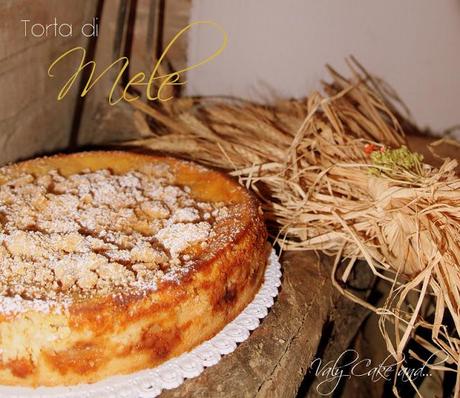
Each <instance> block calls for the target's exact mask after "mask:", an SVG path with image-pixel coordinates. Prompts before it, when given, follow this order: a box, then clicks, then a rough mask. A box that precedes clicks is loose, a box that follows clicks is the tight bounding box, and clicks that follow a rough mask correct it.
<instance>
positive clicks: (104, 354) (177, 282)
mask: <svg viewBox="0 0 460 398" xmlns="http://www.w3.org/2000/svg"><path fill="white" fill-rule="evenodd" d="M147 164H149V165H151V164H154V165H167V166H168V168H169V169H170V170H172V175H173V176H174V177H173V178H174V181H173V183H174V184H175V185H177V186H184V187H185V186H186V187H188V189H189V191H190V195H191V196H192V197H193V198H194V199H196V200H198V201H203V202H208V203H218V202H219V203H222V204H223V205H225V206H229V207H232V206H237V207H238V213H237V216H234V217H227V218H223V219H222V220H221V221H219V222H217V221H216V225H214V232H215V238H214V239H208V241H207V246H206V247H205V248H203V247H201V246H200V248H199V249H197V250H198V254H197V255H195V257H194V261H193V265H192V266H191V267H189V268H187V269H186V270H185V271H184V272H182V273H180V274H179V275H176V277H174V278H163V279H159V280H158V281H157V282H156V284H155V289H150V290H149V289H147V290H142V289H139V290H132V289H125V291H123V289H121V290H120V289H118V290H116V294H101V293H97V294H94V295H77V296H76V298H74V300H72V301H71V302H70V303H66V304H65V305H63V303H61V302H60V301H59V300H60V299H61V298H60V297H58V298H57V301H55V302H53V305H52V306H51V308H50V310H49V311H43V310H38V309H36V308H34V307H31V308H28V309H26V310H24V309H22V310H21V311H15V310H14V309H13V310H11V309H10V310H9V311H1V312H0V339H1V340H0V346H1V349H2V353H1V360H0V383H1V384H6V385H21V386H54V385H72V384H78V383H92V382H95V381H98V380H101V379H103V378H105V377H108V376H111V375H117V374H128V373H132V372H135V371H137V370H141V369H145V368H149V367H153V366H156V365H158V364H160V363H162V362H164V361H165V360H167V359H169V358H172V357H174V356H177V355H180V354H181V353H183V352H186V351H189V350H190V349H192V348H193V347H195V346H196V345H198V344H200V343H202V342H203V341H205V340H207V339H209V338H211V337H212V336H214V335H215V334H216V333H218V332H219V331H220V330H221V329H222V328H223V327H224V326H225V325H226V324H227V323H229V322H230V321H231V320H232V319H234V318H235V317H236V316H237V315H238V314H239V313H240V312H241V311H242V310H243V309H244V307H245V306H246V305H247V304H248V303H249V302H250V301H251V300H252V299H253V297H254V295H255V294H256V292H257V291H258V289H259V287H260V285H261V283H262V281H263V275H264V271H265V267H266V262H267V255H268V245H267V232H266V228H265V225H264V222H263V216H262V212H261V210H260V206H259V204H258V202H257V200H256V199H255V198H254V196H253V195H252V194H250V193H249V192H248V191H247V190H245V189H244V188H242V187H241V186H240V185H238V184H237V182H235V181H234V180H232V179H231V178H230V177H228V176H225V175H224V174H221V173H219V172H216V171H213V170H209V169H207V168H204V167H201V166H198V165H196V164H193V163H190V162H185V161H180V160H177V159H174V158H169V157H161V156H150V155H141V154H134V153H128V152H116V151H111V152H105V151H104V152H103V151H97V152H85V153H78V154H72V155H58V156H53V157H49V158H40V159H35V160H31V161H27V162H22V163H18V164H15V165H12V166H7V167H5V168H2V169H1V170H0V185H2V184H6V183H7V182H8V181H11V180H12V179H14V178H17V177H18V176H20V175H23V174H24V173H31V174H33V175H34V176H36V177H37V176H40V175H45V174H47V173H49V172H50V171H51V170H58V171H59V172H60V173H61V174H62V175H63V176H68V175H73V174H76V173H80V172H82V170H84V169H89V170H90V171H92V172H94V171H97V170H103V169H110V170H111V171H112V172H113V173H114V174H115V175H121V174H123V173H126V172H129V171H132V170H138V169H139V168H140V167H142V166H144V165H147ZM221 238H222V239H221ZM223 238H225V239H223ZM191 250H192V257H193V246H192V248H191Z"/></svg>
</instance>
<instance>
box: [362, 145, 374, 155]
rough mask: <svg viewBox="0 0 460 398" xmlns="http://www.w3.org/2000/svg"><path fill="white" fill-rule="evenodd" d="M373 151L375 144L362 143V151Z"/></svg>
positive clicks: (369, 152) (367, 152)
mask: <svg viewBox="0 0 460 398" xmlns="http://www.w3.org/2000/svg"><path fill="white" fill-rule="evenodd" d="M374 151H375V145H374V144H366V145H364V152H365V153H366V154H367V155H370V154H371V153H372V152H374Z"/></svg>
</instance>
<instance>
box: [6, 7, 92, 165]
mask: <svg viewBox="0 0 460 398" xmlns="http://www.w3.org/2000/svg"><path fill="white" fill-rule="evenodd" d="M95 3H96V1H94V0H85V1H73V0H2V1H1V2H0V163H1V164H4V163H6V162H9V161H13V160H17V159H23V158H27V157H30V156H32V155H34V154H36V153H43V152H49V151H52V150H56V149H58V148H63V147H65V146H66V145H67V141H68V137H69V133H70V128H71V123H72V116H73V110H74V105H75V101H76V98H77V96H76V91H73V92H72V93H69V95H68V96H67V97H66V98H65V99H64V100H63V101H60V102H57V101H56V95H57V92H58V88H59V87H60V86H61V85H62V83H63V81H64V80H67V78H68V76H66V75H65V74H64V73H60V74H58V75H57V76H58V77H57V79H54V80H51V79H50V78H48V76H47V69H48V66H49V65H50V63H51V62H52V61H53V60H54V59H55V58H56V57H57V56H58V55H60V54H62V53H63V52H64V51H65V50H67V49H70V48H71V47H74V46H77V45H83V46H85V45H86V40H87V39H85V37H84V36H82V35H81V34H79V32H77V31H76V30H74V32H73V35H72V36H71V37H67V38H63V37H54V31H53V34H52V35H51V31H49V33H50V35H48V37H40V38H39V37H34V36H33V35H32V34H31V33H30V31H29V33H28V34H27V36H25V34H24V24H23V23H22V22H21V19H30V20H31V22H30V23H31V24H32V23H40V24H44V25H45V24H50V23H53V22H54V18H56V19H57V21H58V22H61V23H68V24H72V26H74V27H76V26H81V24H82V23H85V22H87V21H90V20H91V18H92V17H93V13H94V11H95ZM34 32H35V33H36V34H38V33H39V30H35V31H34ZM63 33H64V34H66V33H65V31H64V30H63ZM74 65H75V59H73V60H71V59H69V60H68V61H66V63H65V64H63V65H60V66H59V70H65V69H66V68H67V69H68V70H73V68H74ZM61 68H62V69H61Z"/></svg>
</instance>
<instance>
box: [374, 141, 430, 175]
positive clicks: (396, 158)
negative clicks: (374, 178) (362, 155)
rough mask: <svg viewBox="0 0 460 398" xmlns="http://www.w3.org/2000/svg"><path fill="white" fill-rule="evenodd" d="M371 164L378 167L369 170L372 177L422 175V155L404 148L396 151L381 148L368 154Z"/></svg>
mask: <svg viewBox="0 0 460 398" xmlns="http://www.w3.org/2000/svg"><path fill="white" fill-rule="evenodd" d="M370 157H371V161H372V164H374V165H376V166H379V167H373V168H371V169H370V173H371V174H374V175H380V174H382V173H383V174H392V173H398V172H410V173H413V174H416V175H419V176H421V175H422V162H423V155H421V154H420V153H417V152H412V151H410V150H409V149H408V148H407V147H406V146H404V145H403V146H401V147H400V148H397V149H389V148H383V149H382V150H376V151H373V152H372V153H371V154H370Z"/></svg>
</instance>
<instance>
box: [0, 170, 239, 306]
mask: <svg viewBox="0 0 460 398" xmlns="http://www.w3.org/2000/svg"><path fill="white" fill-rule="evenodd" d="M175 181H176V179H175V175H174V172H173V171H172V170H171V167H170V166H169V165H168V164H166V163H161V162H158V163H145V164H144V165H142V166H141V167H139V168H138V169H135V170H129V171H126V172H123V173H115V172H113V171H111V170H110V169H108V168H105V169H99V170H93V171H91V170H89V169H87V170H82V171H81V172H78V173H74V174H70V175H63V174H61V173H60V172H59V171H58V170H56V169H51V170H49V171H47V172H46V173H44V174H41V175H34V173H28V172H23V173H21V174H19V175H17V176H15V178H13V179H10V180H7V181H6V182H4V183H3V184H2V185H0V258H1V264H2V268H1V272H0V312H4V313H5V312H6V313H7V312H18V311H20V310H21V309H24V308H26V307H31V308H34V309H36V310H43V311H49V309H50V307H53V306H54V305H55V304H57V303H59V304H60V305H61V304H63V303H71V302H74V301H75V300H81V299H84V298H87V297H94V296H105V295H108V294H119V293H121V292H122V293H136V294H138V293H139V292H142V293H145V292H148V291H152V290H155V289H156V287H157V284H158V282H159V281H163V280H176V281H179V280H180V276H181V275H184V274H185V273H187V272H188V271H189V270H190V269H191V268H192V267H193V265H194V264H196V261H197V260H198V259H199V258H200V255H201V254H202V253H203V252H205V251H206V249H207V248H208V247H209V245H210V244H212V246H213V247H214V248H215V247H216V242H217V243H218V244H221V245H222V244H225V241H228V239H231V238H232V236H231V235H232V233H230V234H229V233H228V232H229V231H227V233H226V234H222V233H220V232H219V228H220V227H219V225H228V224H230V220H231V222H232V223H234V219H235V218H237V215H238V214H237V213H238V212H239V205H238V204H231V203H223V202H213V201H203V200H199V199H197V198H195V197H194V195H193V192H192V190H191V189H190V187H188V186H187V185H183V184H180V185H179V184H176V183H175ZM232 231H233V232H234V233H236V232H237V228H236V229H235V228H233V229H232V230H231V231H230V232H232ZM26 304H27V305H26Z"/></svg>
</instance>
